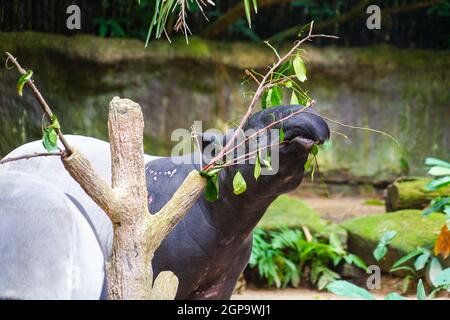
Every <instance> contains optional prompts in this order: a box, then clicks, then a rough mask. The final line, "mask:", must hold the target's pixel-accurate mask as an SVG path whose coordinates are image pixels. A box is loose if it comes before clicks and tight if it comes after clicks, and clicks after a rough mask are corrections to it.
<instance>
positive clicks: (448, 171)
mask: <svg viewBox="0 0 450 320" xmlns="http://www.w3.org/2000/svg"><path fill="white" fill-rule="evenodd" d="M428 174H430V175H432V176H436V177H440V176H449V175H450V168H445V167H441V166H434V167H432V168H431V169H430V170H429V171H428Z"/></svg>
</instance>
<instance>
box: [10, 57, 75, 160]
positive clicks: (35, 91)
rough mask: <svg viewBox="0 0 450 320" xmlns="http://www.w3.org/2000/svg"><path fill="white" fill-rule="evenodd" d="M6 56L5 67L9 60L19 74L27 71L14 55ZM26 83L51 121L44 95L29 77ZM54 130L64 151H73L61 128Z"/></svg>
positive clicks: (69, 152)
mask: <svg viewBox="0 0 450 320" xmlns="http://www.w3.org/2000/svg"><path fill="white" fill-rule="evenodd" d="M6 56H7V58H6V67H8V62H9V61H11V62H12V63H13V65H14V66H15V67H16V69H17V71H18V72H19V73H20V74H22V75H24V74H26V73H27V72H26V70H25V69H23V68H22V66H21V65H20V64H19V62H18V61H17V59H16V58H14V56H13V55H12V54H11V53H9V52H6ZM26 83H27V84H28V86H29V87H30V89H31V91H32V92H33V94H34V96H35V97H36V99H37V101H38V102H39V104H40V105H41V108H42V110H43V111H44V113H45V115H46V116H47V119H48V121H50V122H51V121H52V117H53V112H52V110H51V109H50V107H49V106H48V104H47V102H46V101H45V99H44V97H43V96H42V95H41V93H40V92H39V90H38V89H37V87H36V86H35V85H34V82H33V80H31V79H30V80H28V81H27V82H26ZM55 130H56V133H57V134H58V137H59V140H60V141H61V143H62V144H63V146H64V148H65V150H66V153H67V154H68V155H70V154H72V152H73V150H72V147H71V146H70V145H69V143H68V142H67V140H66V138H65V137H64V135H63V133H62V131H61V129H60V128H57V129H55Z"/></svg>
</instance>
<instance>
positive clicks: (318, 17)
mask: <svg viewBox="0 0 450 320" xmlns="http://www.w3.org/2000/svg"><path fill="white" fill-rule="evenodd" d="M215 2H216V6H215V7H208V9H207V10H206V13H207V16H208V17H209V19H210V22H209V23H208V22H207V21H206V20H205V18H204V17H203V16H202V14H201V13H200V11H199V10H198V9H197V8H193V12H192V13H191V14H190V15H189V17H188V23H189V27H190V28H191V30H192V32H193V34H194V35H199V36H204V37H206V36H209V37H210V38H213V39H216V40H221V41H231V40H244V41H255V42H256V41H261V40H265V39H268V38H271V37H273V36H275V35H277V34H279V33H280V32H282V31H284V30H286V29H289V28H291V27H295V26H298V27H299V28H300V26H302V25H305V24H306V23H308V22H309V21H311V20H315V21H316V22H318V23H317V25H316V26H317V27H318V28H319V29H320V31H321V32H328V33H332V34H339V35H340V37H341V38H340V40H339V41H338V45H340V46H367V45H372V44H378V43H390V44H393V45H395V46H397V47H399V48H424V49H448V48H449V47H450V38H449V34H450V33H449V31H450V30H449V29H450V23H449V21H450V20H449V16H450V1H448V0H443V1H436V0H431V1H430V0H418V1H411V0H389V1H375V0H370V1H367V0H348V1H347V0H346V1H343V0H331V1H330V0H326V1H320V0H315V1H313V0H309V1H296V0H258V3H259V10H258V14H257V15H254V14H253V29H252V30H249V29H248V28H247V24H246V20H245V16H243V15H241V16H240V17H239V19H238V20H236V21H234V22H233V23H231V24H230V25H228V26H225V27H224V28H222V29H221V30H220V32H218V33H216V34H214V35H211V34H208V32H209V31H210V29H207V27H208V28H212V27H213V24H214V22H215V20H216V19H217V17H218V16H223V15H225V14H227V13H229V10H230V9H232V8H233V7H234V6H235V5H239V4H242V0H233V1H231V0H228V1H225V0H216V1H215ZM267 3H269V4H271V5H267ZM70 4H77V5H79V6H80V8H81V11H82V30H81V31H70V30H68V29H67V28H66V24H65V22H66V19H67V14H66V8H67V7H68V6H69V5H70ZM372 4H376V5H379V6H380V7H381V13H382V29H381V30H377V31H374V32H365V31H367V28H366V25H365V24H366V19H367V16H368V15H367V14H365V8H367V6H368V5H372ZM153 5H154V1H151V0H142V1H141V4H140V5H139V4H138V2H137V0H107V1H92V0H78V1H73V0H1V1H0V31H24V30H33V31H41V32H49V33H56V34H66V35H70V34H71V33H73V34H75V33H77V34H78V33H80V32H81V33H89V34H97V35H98V34H101V35H102V36H105V37H110V36H114V37H136V38H141V39H145V37H146V34H147V29H148V24H149V22H150V19H151V14H152V8H153ZM358 8H364V9H362V10H361V9H359V10H358ZM352 10H353V11H352ZM240 12H241V13H242V14H243V10H240ZM175 18H176V17H175V16H174V17H172V19H171V20H169V26H170V25H173V23H174V22H175ZM319 24H320V27H319ZM102 25H103V26H104V28H103V31H101V30H100V29H101V27H102ZM316 31H317V28H316ZM168 32H169V35H170V36H171V37H173V36H174V35H173V34H172V32H173V31H172V30H171V28H168ZM282 40H285V39H282ZM320 42H321V41H320V40H319V41H318V44H320Z"/></svg>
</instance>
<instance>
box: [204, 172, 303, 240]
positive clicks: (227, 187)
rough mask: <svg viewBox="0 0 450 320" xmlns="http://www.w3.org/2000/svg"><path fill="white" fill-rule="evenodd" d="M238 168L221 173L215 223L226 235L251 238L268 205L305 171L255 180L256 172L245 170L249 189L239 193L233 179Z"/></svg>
mask: <svg viewBox="0 0 450 320" xmlns="http://www.w3.org/2000/svg"><path fill="white" fill-rule="evenodd" d="M235 171H236V170H230V171H226V172H223V175H221V177H220V190H219V191H220V196H219V200H217V201H216V202H214V203H212V204H211V205H212V206H214V210H211V212H213V220H214V221H213V223H214V224H215V227H216V228H217V229H218V230H220V232H221V234H222V235H223V236H224V237H225V238H241V239H245V238H247V237H248V236H249V235H250V234H251V233H252V231H253V229H254V228H255V227H256V225H257V224H258V222H259V221H260V220H261V218H262V216H263V215H264V213H265V212H266V210H267V208H268V207H269V206H270V205H271V203H272V202H273V201H275V199H276V198H277V197H278V196H279V195H281V194H283V193H285V192H287V191H290V190H292V189H294V188H296V187H297V186H298V185H299V184H300V181H301V175H300V174H299V175H297V176H296V175H291V176H287V175H285V174H283V173H281V174H280V175H278V176H260V177H259V178H258V181H257V182H256V181H255V178H254V176H253V170H252V172H242V173H243V175H244V177H245V180H246V181H247V190H246V192H244V193H242V194H240V195H235V194H234V193H233V186H232V180H233V176H234V174H235ZM302 173H303V172H302Z"/></svg>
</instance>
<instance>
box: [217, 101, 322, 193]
mask: <svg viewBox="0 0 450 320" xmlns="http://www.w3.org/2000/svg"><path fill="white" fill-rule="evenodd" d="M301 109H303V107H301V106H280V107H276V108H269V109H265V110H263V111H261V112H258V113H255V114H254V115H252V116H251V117H250V118H249V120H248V122H247V124H246V126H245V127H244V131H246V130H248V129H253V130H259V129H263V128H266V127H268V126H269V125H270V124H271V123H273V122H277V121H279V120H281V119H285V118H288V119H286V120H284V121H281V122H278V123H276V124H275V125H273V126H272V127H271V129H275V130H277V129H278V130H279V129H280V128H282V131H283V132H284V142H283V143H281V144H280V145H279V149H278V151H277V152H278V165H277V168H274V170H275V171H276V172H277V173H276V174H274V175H261V176H260V177H259V178H258V180H256V179H255V177H254V161H252V163H249V162H248V161H247V162H246V163H242V164H238V165H235V166H230V167H226V168H225V169H224V170H223V171H224V173H223V174H221V182H222V183H221V190H220V193H221V194H222V193H223V192H227V193H231V192H232V191H233V190H232V179H233V177H234V175H235V173H236V172H237V170H239V171H240V172H241V173H242V175H243V176H244V178H245V181H246V184H247V191H246V192H245V193H243V194H241V195H238V196H235V195H230V196H231V197H242V198H248V197H250V198H252V199H258V198H260V197H261V198H270V197H276V196H278V195H280V194H283V193H286V192H289V191H291V190H293V189H295V188H297V187H298V186H299V184H300V182H301V181H302V178H303V174H304V166H305V163H306V161H307V159H308V156H309V153H310V151H311V149H312V147H313V145H315V144H322V143H324V142H325V141H326V140H328V139H329V138H330V130H329V128H328V125H327V124H326V122H325V121H324V120H323V119H322V118H321V117H320V116H318V115H316V114H315V113H314V112H313V111H311V110H310V109H307V111H306V110H305V111H304V112H299V113H296V112H298V111H299V110H301ZM292 113H296V114H295V115H293V116H291V117H288V116H289V115H291V114H292ZM278 130H277V132H278ZM272 132H273V131H272ZM268 135H269V139H260V140H259V141H258V143H257V144H258V145H259V148H260V150H262V149H264V146H265V145H268V144H273V143H277V142H278V141H279V139H278V138H277V137H273V136H272V137H270V132H269V133H268ZM255 143H256V140H255V139H252V140H251V141H250V142H249V144H250V146H247V147H248V149H247V150H248V151H249V150H255V146H254V144H255ZM252 144H253V146H251V145H252ZM275 151H276V150H275ZM275 156H276V155H274V154H272V155H271V160H272V165H276V163H275V159H274V158H275ZM235 157H236V156H235ZM277 169H278V170H277Z"/></svg>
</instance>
